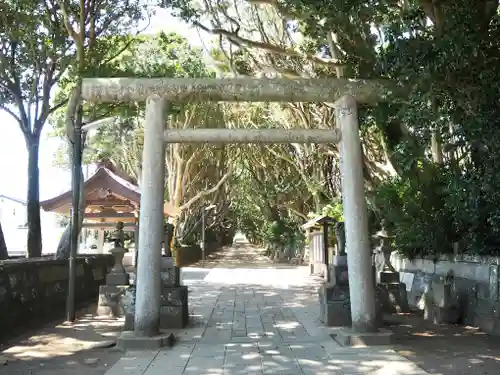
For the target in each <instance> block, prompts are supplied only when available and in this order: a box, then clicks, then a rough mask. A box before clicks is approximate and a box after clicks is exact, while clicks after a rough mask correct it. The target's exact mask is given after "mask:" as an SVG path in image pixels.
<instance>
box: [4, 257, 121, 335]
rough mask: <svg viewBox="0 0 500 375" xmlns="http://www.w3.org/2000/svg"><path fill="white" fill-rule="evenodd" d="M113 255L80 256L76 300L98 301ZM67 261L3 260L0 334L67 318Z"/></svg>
mask: <svg viewBox="0 0 500 375" xmlns="http://www.w3.org/2000/svg"><path fill="white" fill-rule="evenodd" d="M112 265H113V256H112V255H91V256H80V257H78V259H77V279H76V303H77V305H80V306H81V305H83V304H85V303H88V302H97V298H98V295H99V286H100V285H101V284H103V283H104V280H105V276H106V273H107V272H108V270H109V269H110V268H111V266H112ZM67 288H68V261H67V260H54V259H53V258H36V259H22V260H21V259H13V260H5V261H0V336H2V337H5V336H11V335H13V334H16V333H18V332H20V331H22V330H24V329H27V328H35V327H38V326H40V325H42V324H44V323H47V322H49V321H53V320H57V319H60V318H62V317H64V313H65V309H66V294H67Z"/></svg>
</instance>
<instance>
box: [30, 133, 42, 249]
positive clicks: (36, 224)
mask: <svg viewBox="0 0 500 375" xmlns="http://www.w3.org/2000/svg"><path fill="white" fill-rule="evenodd" d="M26 144H27V148H28V199H27V206H28V207H27V208H28V254H27V255H28V257H29V258H36V257H40V256H42V228H41V223H40V170H39V169H38V150H39V146H40V138H39V137H37V136H33V135H30V136H28V137H27V139H26Z"/></svg>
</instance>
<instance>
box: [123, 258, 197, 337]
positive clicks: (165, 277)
mask: <svg viewBox="0 0 500 375" xmlns="http://www.w3.org/2000/svg"><path fill="white" fill-rule="evenodd" d="M161 284H162V285H161V297H160V329H174V328H184V327H186V325H187V324H188V322H189V310H188V288H187V286H182V285H180V268H179V267H177V266H175V265H174V263H173V261H172V258H168V257H162V270H161ZM127 300H128V301H129V307H128V309H127V311H126V314H125V330H126V331H130V330H133V329H134V315H135V288H130V289H129V291H128V297H127Z"/></svg>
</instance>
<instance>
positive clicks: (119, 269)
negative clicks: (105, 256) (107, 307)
mask: <svg viewBox="0 0 500 375" xmlns="http://www.w3.org/2000/svg"><path fill="white" fill-rule="evenodd" d="M109 252H110V253H111V254H112V255H113V257H114V258H115V264H114V265H113V268H112V269H111V271H109V273H108V274H107V275H106V285H129V283H130V275H129V274H128V273H127V271H125V268H124V267H123V257H124V256H125V253H126V252H127V249H123V248H119V247H115V248H113V249H111V250H110V251H109Z"/></svg>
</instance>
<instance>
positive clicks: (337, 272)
mask: <svg viewBox="0 0 500 375" xmlns="http://www.w3.org/2000/svg"><path fill="white" fill-rule="evenodd" d="M329 272H330V282H329V283H328V284H324V285H322V286H321V288H320V289H319V306H320V319H321V321H322V322H323V324H324V325H325V326H328V327H346V326H350V325H351V322H352V321H351V299H350V294H349V276H348V272H347V256H346V255H336V256H334V257H333V259H332V264H331V265H330V266H329Z"/></svg>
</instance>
